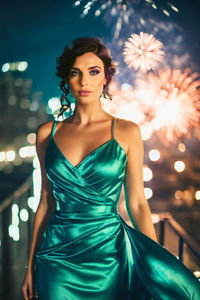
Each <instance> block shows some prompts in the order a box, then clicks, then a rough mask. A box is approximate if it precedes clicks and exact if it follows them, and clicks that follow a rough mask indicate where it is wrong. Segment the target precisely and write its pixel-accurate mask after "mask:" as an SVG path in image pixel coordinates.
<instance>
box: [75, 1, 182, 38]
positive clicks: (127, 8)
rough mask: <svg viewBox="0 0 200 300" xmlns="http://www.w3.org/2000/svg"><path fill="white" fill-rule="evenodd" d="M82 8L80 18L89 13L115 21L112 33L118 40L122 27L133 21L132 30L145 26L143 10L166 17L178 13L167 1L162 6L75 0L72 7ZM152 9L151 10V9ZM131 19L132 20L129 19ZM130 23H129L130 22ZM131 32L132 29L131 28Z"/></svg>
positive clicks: (141, 2)
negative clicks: (159, 12)
mask: <svg viewBox="0 0 200 300" xmlns="http://www.w3.org/2000/svg"><path fill="white" fill-rule="evenodd" d="M81 5H82V7H83V11H82V14H81V16H80V17H81V18H84V17H85V16H86V15H88V13H89V12H91V13H93V14H94V16H95V17H99V16H101V15H104V18H105V20H106V21H108V20H110V19H115V20H116V22H115V25H114V28H115V31H114V38H115V39H118V38H119V35H120V32H121V29H122V27H123V25H128V26H129V27H130V24H131V23H133V21H132V20H133V19H134V29H136V28H135V27H138V28H141V27H142V26H143V25H145V23H146V21H145V18H143V17H142V13H143V8H144V9H145V8H147V7H149V8H150V11H152V9H154V10H159V11H161V12H163V13H164V14H165V15H166V16H168V17H169V16H170V12H169V10H172V11H174V12H178V8H177V7H175V6H174V5H173V4H172V3H171V2H169V1H162V6H161V5H160V4H159V5H158V1H154V0H145V1H144V0H133V1H130V0H99V1H97V0H92V1H86V0H85V1H84V0H79V1H78V0H75V1H74V4H73V6H74V7H77V6H81ZM151 8H152V9H151ZM131 17H132V20H130V18H131ZM130 21H131V22H130ZM132 30H133V28H132Z"/></svg>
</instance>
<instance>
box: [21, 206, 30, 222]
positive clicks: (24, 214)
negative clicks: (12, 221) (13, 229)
mask: <svg viewBox="0 0 200 300" xmlns="http://www.w3.org/2000/svg"><path fill="white" fill-rule="evenodd" d="M19 216H20V219H21V220H22V221H23V222H27V221H28V218H29V214H28V211H27V209H25V208H22V209H21V210H20V213H19Z"/></svg>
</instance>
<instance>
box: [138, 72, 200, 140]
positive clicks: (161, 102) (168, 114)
mask: <svg viewBox="0 0 200 300" xmlns="http://www.w3.org/2000/svg"><path fill="white" fill-rule="evenodd" d="M190 72H191V71H190V69H186V70H185V71H184V72H183V73H181V71H180V70H178V69H174V70H171V69H170V68H167V69H165V70H163V69H161V70H159V71H158V75H157V76H156V75H154V74H153V73H149V74H148V76H147V81H143V80H138V81H137V90H136V93H135V95H136V97H137V99H138V100H140V101H142V102H143V105H144V107H145V108H146V110H148V109H149V111H150V114H151V117H152V120H151V128H152V129H153V130H154V131H155V130H160V131H159V132H160V134H163V131H165V133H166V137H167V139H168V140H169V141H172V140H174V139H175V138H177V137H181V136H182V135H184V134H189V129H191V128H194V127H197V126H198V123H199V119H200V90H199V89H198V88H199V87H200V80H197V77H198V76H199V74H198V73H193V74H191V75H190ZM144 95H145V98H143V96H144Z"/></svg>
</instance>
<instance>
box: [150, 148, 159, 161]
mask: <svg viewBox="0 0 200 300" xmlns="http://www.w3.org/2000/svg"><path fill="white" fill-rule="evenodd" d="M149 158H150V160H152V161H157V160H159V159H160V151H159V150H157V149H152V150H150V151H149Z"/></svg>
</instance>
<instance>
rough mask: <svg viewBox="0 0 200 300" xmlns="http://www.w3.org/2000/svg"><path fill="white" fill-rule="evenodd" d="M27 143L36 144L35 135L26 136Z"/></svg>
mask: <svg viewBox="0 0 200 300" xmlns="http://www.w3.org/2000/svg"><path fill="white" fill-rule="evenodd" d="M27 141H28V142H29V144H35V142H36V134H35V133H29V134H28V135H27Z"/></svg>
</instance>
